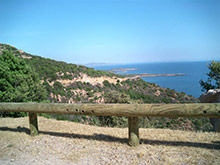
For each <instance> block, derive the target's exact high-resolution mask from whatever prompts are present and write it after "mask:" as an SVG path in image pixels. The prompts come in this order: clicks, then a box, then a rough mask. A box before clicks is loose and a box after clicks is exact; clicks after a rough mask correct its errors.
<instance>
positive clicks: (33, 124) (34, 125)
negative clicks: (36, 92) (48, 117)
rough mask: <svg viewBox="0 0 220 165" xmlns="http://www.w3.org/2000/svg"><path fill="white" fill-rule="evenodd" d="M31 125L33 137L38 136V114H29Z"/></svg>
mask: <svg viewBox="0 0 220 165" xmlns="http://www.w3.org/2000/svg"><path fill="white" fill-rule="evenodd" d="M29 125H30V135H31V136H36V135H38V122H37V114H36V113H29Z"/></svg>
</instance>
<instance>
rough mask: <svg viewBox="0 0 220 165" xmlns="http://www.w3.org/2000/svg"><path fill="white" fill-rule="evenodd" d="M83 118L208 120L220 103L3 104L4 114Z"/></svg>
mask: <svg viewBox="0 0 220 165" xmlns="http://www.w3.org/2000/svg"><path fill="white" fill-rule="evenodd" d="M1 111H8V112H30V113H57V114H81V115H82V114H83V115H95V116H127V117H141V116H142V117H147V116H154V117H208V118H220V103H194V104H66V103H0V112H1Z"/></svg>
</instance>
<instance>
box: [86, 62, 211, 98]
mask: <svg viewBox="0 0 220 165" xmlns="http://www.w3.org/2000/svg"><path fill="white" fill-rule="evenodd" d="M209 63H211V61H196V62H194V61H193V62H160V63H159V62H158V63H137V64H118V65H101V66H99V65H94V66H88V67H92V68H94V69H96V70H109V69H122V68H136V70H129V71H128V72H127V73H118V74H122V75H124V74H143V73H147V74H170V73H173V74H175V73H184V75H183V76H161V77H142V79H143V80H144V81H147V82H152V83H156V84H157V85H159V86H161V87H164V88H170V89H174V90H175V91H177V92H185V93H186V94H187V95H191V96H194V97H196V98H198V97H199V96H200V95H201V94H202V93H203V92H202V88H201V86H200V83H199V81H200V80H201V79H202V80H205V81H206V80H207V78H208V76H207V73H208V72H209V69H208V64H209Z"/></svg>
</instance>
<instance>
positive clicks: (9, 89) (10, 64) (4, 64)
mask: <svg viewBox="0 0 220 165" xmlns="http://www.w3.org/2000/svg"><path fill="white" fill-rule="evenodd" d="M0 66H1V67H0V102H28V101H35V102H40V101H43V100H46V95H47V93H46V90H45V88H44V87H43V86H42V85H41V83H40V80H39V78H38V76H37V74H36V73H35V72H34V71H33V70H32V69H31V68H30V67H29V66H28V65H27V64H26V63H25V61H24V60H23V59H21V58H19V57H16V56H14V55H13V53H12V52H10V51H3V52H2V54H0Z"/></svg>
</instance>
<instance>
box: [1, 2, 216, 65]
mask: <svg viewBox="0 0 220 165" xmlns="http://www.w3.org/2000/svg"><path fill="white" fill-rule="evenodd" d="M0 42H1V43H7V44H10V45H13V46H16V47H17V48H19V49H22V50H24V51H26V52H28V53H31V54H35V55H39V56H42V57H46V58H51V59H55V60H61V61H65V62H69V63H77V64H86V63H91V62H97V63H102V62H104V63H137V62H168V61H197V60H219V59H220V1H218V0H160V1H159V0H143V1H141V0H60V1H57V0H0Z"/></svg>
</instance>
